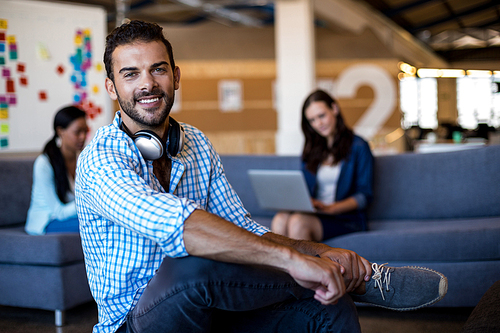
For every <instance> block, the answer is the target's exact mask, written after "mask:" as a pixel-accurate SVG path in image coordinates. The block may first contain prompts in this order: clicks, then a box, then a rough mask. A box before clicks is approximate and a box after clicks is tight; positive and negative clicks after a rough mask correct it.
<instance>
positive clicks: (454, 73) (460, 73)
mask: <svg viewBox="0 0 500 333" xmlns="http://www.w3.org/2000/svg"><path fill="white" fill-rule="evenodd" d="M464 76H465V71H464V70H463V69H442V70H441V76H440V77H464Z"/></svg>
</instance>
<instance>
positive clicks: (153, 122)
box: [115, 88, 175, 128]
mask: <svg viewBox="0 0 500 333" xmlns="http://www.w3.org/2000/svg"><path fill="white" fill-rule="evenodd" d="M115 91H116V90H115ZM154 95H156V96H162V97H161V98H162V99H163V101H164V102H165V107H164V108H162V109H161V110H152V109H143V110H144V111H145V112H148V113H153V112H155V113H158V114H157V115H156V117H153V118H147V117H145V116H144V115H141V114H140V113H139V112H138V111H137V110H136V109H135V108H134V106H135V105H136V104H138V102H137V99H139V98H141V97H147V96H154ZM116 96H117V98H118V104H119V105H120V108H121V109H122V111H123V112H125V113H126V114H127V116H129V117H130V118H131V119H132V120H134V121H135V122H137V123H139V124H142V125H144V126H146V127H150V128H156V127H160V126H162V125H163V124H164V123H165V120H166V119H167V117H168V115H169V114H170V110H171V109H172V105H174V99H175V90H172V97H170V96H168V95H167V94H166V93H165V92H163V91H162V90H161V89H160V88H154V89H153V90H152V91H151V92H148V93H142V94H138V95H134V99H133V100H132V101H125V100H123V99H122V98H121V97H120V95H119V94H118V91H116Z"/></svg>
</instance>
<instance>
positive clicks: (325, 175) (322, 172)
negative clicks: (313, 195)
mask: <svg viewBox="0 0 500 333" xmlns="http://www.w3.org/2000/svg"><path fill="white" fill-rule="evenodd" d="M341 167H342V162H340V163H337V164H336V165H324V164H322V165H321V166H320V167H319V169H318V173H317V175H316V180H317V182H318V195H317V199H318V200H319V201H321V202H322V203H324V204H325V205H330V204H332V203H334V202H335V193H336V192H337V182H338V180H339V175H340V168H341Z"/></svg>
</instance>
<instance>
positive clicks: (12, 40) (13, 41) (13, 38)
mask: <svg viewBox="0 0 500 333" xmlns="http://www.w3.org/2000/svg"><path fill="white" fill-rule="evenodd" d="M7 43H8V44H16V36H14V35H10V36H7Z"/></svg>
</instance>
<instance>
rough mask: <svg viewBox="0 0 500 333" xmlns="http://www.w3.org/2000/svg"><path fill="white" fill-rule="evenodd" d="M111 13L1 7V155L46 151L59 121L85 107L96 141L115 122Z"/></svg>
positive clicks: (34, 5)
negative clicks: (107, 57)
mask: <svg viewBox="0 0 500 333" xmlns="http://www.w3.org/2000/svg"><path fill="white" fill-rule="evenodd" d="M106 31H107V23H106V12H105V10H104V9H103V8H100V7H94V6H83V5H68V4H62V3H51V2H41V1H28V0H0V75H1V77H0V154H1V153H4V152H35V151H41V150H42V149H43V146H44V145H45V143H46V142H47V141H48V140H49V139H50V138H51V137H52V136H53V133H54V131H53V128H52V126H53V119H54V115H55V113H56V112H57V111H58V110H59V109H60V108H61V107H64V106H67V105H70V104H79V105H80V106H81V107H82V108H83V109H84V110H85V111H86V112H87V121H88V124H89V127H90V132H89V139H90V138H91V137H92V136H93V135H94V134H95V131H96V130H97V129H98V128H99V127H101V126H103V125H106V124H109V122H110V121H111V119H112V115H111V106H112V103H111V99H110V98H109V96H108V94H107V93H106V90H105V86H104V80H105V77H106V74H105V69H104V63H103V62H102V56H103V53H104V44H105V38H106Z"/></svg>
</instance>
